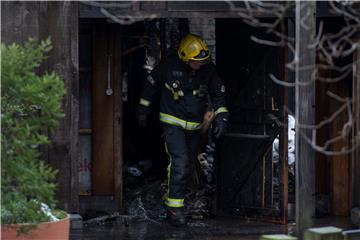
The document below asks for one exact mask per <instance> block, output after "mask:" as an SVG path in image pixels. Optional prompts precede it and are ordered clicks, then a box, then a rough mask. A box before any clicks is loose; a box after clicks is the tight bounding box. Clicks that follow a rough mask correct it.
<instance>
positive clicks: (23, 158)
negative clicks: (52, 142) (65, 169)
mask: <svg viewBox="0 0 360 240" xmlns="http://www.w3.org/2000/svg"><path fill="white" fill-rule="evenodd" d="M50 50H51V41H50V40H49V39H47V40H45V41H42V42H41V43H36V42H35V41H34V40H31V39H30V40H29V41H28V42H26V43H25V44H24V45H23V46H20V45H17V44H11V45H7V46H6V45H5V44H1V124H2V126H1V133H2V134H1V158H2V159H1V165H2V166H1V221H2V223H3V224H12V223H30V224H36V223H39V222H42V221H47V220H49V219H48V217H47V216H46V215H45V214H44V213H43V212H42V211H40V206H41V203H46V204H47V205H49V206H50V207H54V205H55V199H54V193H55V188H56V186H55V184H54V181H55V175H56V171H55V170H53V169H52V168H51V167H49V166H48V165H47V164H46V163H44V162H43V161H41V160H39V154H40V152H39V146H40V145H41V144H47V143H49V141H48V138H47V131H48V130H50V131H51V130H53V129H54V128H55V127H56V125H57V122H58V120H59V119H60V118H61V117H63V116H64V114H63V113H62V110H61V100H62V97H63V96H64V94H65V89H64V83H63V81H61V80H60V79H59V77H58V76H57V75H56V74H55V73H44V74H41V75H39V74H37V72H39V69H38V68H39V66H40V64H41V63H42V61H43V60H44V59H45V58H46V56H45V55H46V54H47V53H48V52H49V51H50Z"/></svg>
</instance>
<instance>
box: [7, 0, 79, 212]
mask: <svg viewBox="0 0 360 240" xmlns="http://www.w3.org/2000/svg"><path fill="white" fill-rule="evenodd" d="M1 21H2V26H1V35H2V42H4V43H7V44H9V43H13V42H17V43H23V42H24V41H26V40H27V39H28V38H30V37H31V38H35V39H39V40H41V39H44V38H46V37H48V36H50V37H51V40H52V45H53V49H52V50H51V52H50V54H49V58H48V59H47V60H46V61H45V62H44V64H43V65H42V66H41V68H40V70H39V71H40V72H45V71H49V72H50V71H55V72H56V73H57V74H58V75H59V76H60V78H61V79H63V81H64V82H65V87H66V92H67V94H66V95H65V97H64V99H63V111H64V113H65V117H64V118H63V119H62V120H61V121H60V124H59V127H58V129H57V131H56V132H53V133H50V132H49V133H48V134H49V138H50V139H51V144H49V145H48V146H43V147H42V148H41V150H42V158H43V159H44V160H45V161H47V162H49V163H50V164H51V165H52V166H53V167H54V168H56V169H58V170H59V173H58V176H57V183H58V190H57V196H56V199H57V200H58V205H59V207H60V208H62V209H64V210H66V211H68V212H77V211H78V208H79V201H78V172H77V161H78V119H79V116H78V115H79V89H78V3H77V2H1Z"/></svg>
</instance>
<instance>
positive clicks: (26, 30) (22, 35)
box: [1, 1, 39, 44]
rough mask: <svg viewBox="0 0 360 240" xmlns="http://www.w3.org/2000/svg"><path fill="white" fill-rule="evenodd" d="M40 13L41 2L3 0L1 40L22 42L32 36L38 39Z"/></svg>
mask: <svg viewBox="0 0 360 240" xmlns="http://www.w3.org/2000/svg"><path fill="white" fill-rule="evenodd" d="M38 13H39V2H10V1H7V2H5V1H1V23H2V25H1V37H2V39H1V41H2V42H3V43H7V44H10V43H13V42H16V43H20V44H21V43H23V42H24V41H26V40H28V39H29V38H30V37H31V38H35V39H38V38H39V19H38V17H37V15H38ZM15 16H16V17H15Z"/></svg>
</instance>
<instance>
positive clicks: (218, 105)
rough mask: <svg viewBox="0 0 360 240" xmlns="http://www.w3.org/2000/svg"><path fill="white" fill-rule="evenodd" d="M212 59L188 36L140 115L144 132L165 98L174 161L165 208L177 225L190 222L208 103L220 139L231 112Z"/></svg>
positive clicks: (151, 87)
mask: <svg viewBox="0 0 360 240" xmlns="http://www.w3.org/2000/svg"><path fill="white" fill-rule="evenodd" d="M209 60H210V52H209V49H208V47H207V45H206V44H205V42H204V41H203V40H202V39H201V38H200V37H199V36H197V35H194V34H188V35H187V36H185V37H184V38H183V39H182V40H181V42H180V45H179V49H178V52H177V54H173V55H169V56H168V57H167V58H165V59H164V60H163V61H161V62H160V63H159V64H158V65H157V66H156V67H155V68H154V70H153V71H152V72H151V73H150V74H149V75H148V77H147V81H146V82H145V86H144V88H143V91H142V93H141V98H140V103H139V107H138V110H137V120H138V123H139V125H140V126H142V127H145V126H146V124H147V118H148V115H149V112H150V106H151V104H152V102H153V101H154V99H155V96H156V94H158V93H160V121H161V123H162V126H163V130H164V134H163V136H164V139H165V150H166V152H167V154H168V158H169V161H170V163H169V166H168V169H167V170H168V192H167V195H166V197H165V205H166V207H167V220H168V221H169V223H170V224H172V225H174V226H183V225H186V223H187V221H186V216H185V212H184V197H185V190H186V185H187V182H188V180H189V179H190V178H191V174H192V173H193V170H194V166H195V162H196V161H197V153H198V152H197V151H198V147H199V143H200V129H201V127H202V121H203V117H204V114H205V113H206V111H207V110H208V107H209V104H210V103H209V101H211V106H212V108H213V111H214V113H215V119H214V125H213V126H214V127H213V129H214V136H215V137H216V138H219V137H220V136H221V135H223V134H224V133H225V131H226V126H227V118H228V115H229V113H228V110H227V109H226V107H225V87H224V85H223V83H222V82H221V80H220V78H219V77H218V74H217V73H216V70H215V65H214V64H213V63H212V62H211V61H209Z"/></svg>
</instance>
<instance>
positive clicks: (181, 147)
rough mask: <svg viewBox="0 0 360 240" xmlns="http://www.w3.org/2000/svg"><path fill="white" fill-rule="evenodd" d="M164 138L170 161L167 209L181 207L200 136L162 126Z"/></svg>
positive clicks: (196, 133) (195, 158)
mask: <svg viewBox="0 0 360 240" xmlns="http://www.w3.org/2000/svg"><path fill="white" fill-rule="evenodd" d="M164 138H165V144H166V145H165V146H166V151H167V154H168V157H169V161H170V164H169V167H168V171H169V172H168V192H167V197H166V199H165V204H166V205H167V206H169V207H183V206H184V198H185V192H186V186H187V184H188V182H189V180H190V179H191V176H192V174H193V172H194V167H195V162H196V160H197V153H198V147H199V143H200V134H199V133H198V132H188V131H185V130H183V129H181V128H179V127H176V126H169V125H164Z"/></svg>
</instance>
